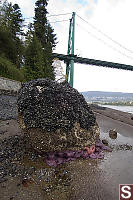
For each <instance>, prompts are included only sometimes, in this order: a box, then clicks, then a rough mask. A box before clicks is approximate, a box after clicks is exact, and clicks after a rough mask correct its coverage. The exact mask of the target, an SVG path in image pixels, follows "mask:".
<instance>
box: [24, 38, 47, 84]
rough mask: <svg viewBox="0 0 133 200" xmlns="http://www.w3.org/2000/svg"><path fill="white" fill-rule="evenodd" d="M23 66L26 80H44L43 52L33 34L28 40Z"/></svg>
mask: <svg viewBox="0 0 133 200" xmlns="http://www.w3.org/2000/svg"><path fill="white" fill-rule="evenodd" d="M25 65H26V79H27V80H32V79H36V78H45V72H44V67H43V66H44V58H43V50H42V46H41V43H40V42H39V41H38V39H37V37H36V35H35V34H33V37H32V38H30V41H29V45H28V46H27V48H26V52H25Z"/></svg>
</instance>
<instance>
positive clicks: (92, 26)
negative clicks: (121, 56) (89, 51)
mask: <svg viewBox="0 0 133 200" xmlns="http://www.w3.org/2000/svg"><path fill="white" fill-rule="evenodd" d="M76 15H77V14H76ZM77 16H78V17H79V18H80V19H81V20H82V21H84V22H85V23H87V24H88V25H89V26H91V27H92V28H93V29H95V30H97V31H98V32H99V33H101V34H102V35H104V36H105V37H106V38H108V39H109V40H111V41H112V42H114V43H115V44H117V45H118V46H120V47H121V48H123V49H125V50H126V51H128V52H130V53H133V51H132V50H130V49H128V48H126V47H125V46H123V45H122V44H120V43H119V42H117V41H116V40H114V39H112V38H111V37H110V36H108V35H107V34H105V33H103V32H102V31H101V30H100V29H98V28H96V27H95V26H94V25H92V24H90V23H89V22H88V21H86V20H85V19H83V18H82V17H80V16H79V15H77Z"/></svg>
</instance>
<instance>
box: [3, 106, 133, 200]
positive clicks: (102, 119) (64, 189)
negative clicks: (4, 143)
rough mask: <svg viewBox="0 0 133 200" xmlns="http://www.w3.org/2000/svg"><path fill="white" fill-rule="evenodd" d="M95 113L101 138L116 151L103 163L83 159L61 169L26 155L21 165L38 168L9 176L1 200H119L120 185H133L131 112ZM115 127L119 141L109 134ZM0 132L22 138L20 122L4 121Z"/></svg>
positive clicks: (108, 111) (62, 166)
mask: <svg viewBox="0 0 133 200" xmlns="http://www.w3.org/2000/svg"><path fill="white" fill-rule="evenodd" d="M94 112H95V114H96V119H97V122H98V124H99V127H100V132H101V139H107V140H108V142H109V146H111V147H112V149H113V150H112V152H105V158H104V159H102V160H100V159H98V160H82V159H80V160H76V161H74V162H69V163H66V164H64V165H60V166H59V167H57V168H52V167H49V166H47V165H46V163H45V161H44V159H43V158H41V157H38V158H36V159H34V160H31V159H29V157H26V156H24V158H23V160H21V161H19V162H18V165H23V166H24V167H25V168H31V167H32V168H34V171H33V173H31V174H28V175H26V174H23V175H22V174H21V175H20V176H18V175H17V176H14V177H12V176H10V175H8V179H7V180H6V181H3V182H2V183H0V191H1V192H0V199H2V200H7V199H10V200H11V199H13V200H14V199H15V200H34V199H37V200H44V199H47V200H49V199H50V200H52V199H54V200H94V199H95V200H107V199H108V200H112V199H113V200H118V199H119V184H124V183H126V184H129V183H130V184H133V170H132V166H133V126H132V124H130V122H131V123H132V121H133V120H131V119H130V117H131V115H130V116H129V114H128V113H123V112H121V113H120V112H119V111H118V112H117V111H115V110H112V109H111V110H108V109H107V110H106V111H105V110H100V111H99V109H96V108H95V109H94ZM114 113H115V114H114ZM116 115H117V117H116ZM114 116H115V117H114ZM127 118H129V121H130V122H128V123H127ZM125 119H126V120H125ZM10 127H12V128H10ZM114 128H115V129H116V131H117V132H118V137H117V139H115V140H113V139H111V138H109V134H108V132H109V130H110V129H114ZM0 132H1V134H0V138H1V139H4V138H8V137H9V136H10V135H12V136H13V135H16V134H18V135H21V130H20V129H19V126H18V124H17V121H16V120H8V121H1V122H0Z"/></svg>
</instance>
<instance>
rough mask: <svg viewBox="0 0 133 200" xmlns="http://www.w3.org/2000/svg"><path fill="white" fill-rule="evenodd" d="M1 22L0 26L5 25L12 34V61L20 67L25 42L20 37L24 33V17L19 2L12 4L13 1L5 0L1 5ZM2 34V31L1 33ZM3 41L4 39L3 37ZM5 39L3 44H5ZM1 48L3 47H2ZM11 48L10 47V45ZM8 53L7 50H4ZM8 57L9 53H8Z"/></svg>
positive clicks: (9, 33) (5, 28)
mask: <svg viewBox="0 0 133 200" xmlns="http://www.w3.org/2000/svg"><path fill="white" fill-rule="evenodd" d="M0 11H1V14H0V18H1V22H0V26H1V27H3V29H4V30H6V32H8V35H10V39H11V40H12V41H13V42H14V50H13V55H14V57H13V58H10V59H11V61H12V62H13V63H14V64H16V65H17V66H18V67H20V65H21V62H22V54H23V42H22V40H21V39H20V36H21V35H23V31H22V28H23V21H24V20H23V19H22V14H21V10H20V8H19V6H18V4H14V5H12V4H11V3H8V2H7V1H5V2H4V3H3V5H2V7H1V10H0ZM1 34H2V33H1ZM1 43H2V39H1ZM4 45H5V44H4V41H3V46H4ZM0 48H1V47H0ZM9 48H10V47H9ZM4 53H5V54H6V52H4ZM6 56H7V58H8V57H9V55H6Z"/></svg>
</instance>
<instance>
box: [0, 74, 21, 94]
mask: <svg viewBox="0 0 133 200" xmlns="http://www.w3.org/2000/svg"><path fill="white" fill-rule="evenodd" d="M20 87H21V82H19V81H15V80H11V79H8V78H4V77H0V94H1V93H4V94H5V93H6V94H13V93H14V94H15V93H17V92H18V90H19V89H20Z"/></svg>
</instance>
